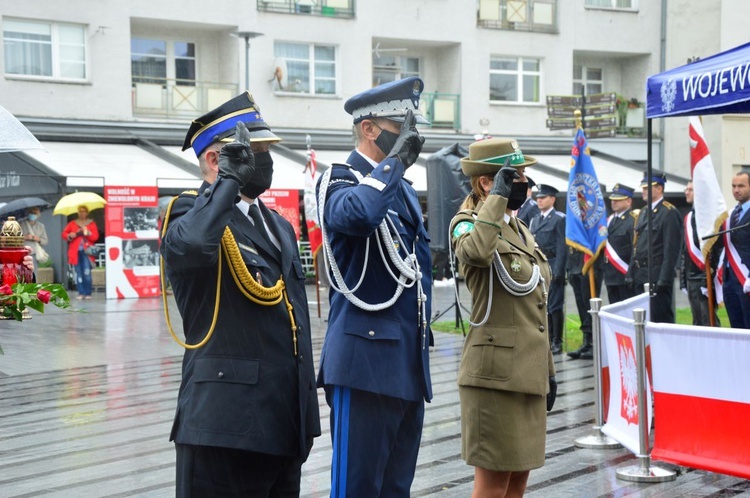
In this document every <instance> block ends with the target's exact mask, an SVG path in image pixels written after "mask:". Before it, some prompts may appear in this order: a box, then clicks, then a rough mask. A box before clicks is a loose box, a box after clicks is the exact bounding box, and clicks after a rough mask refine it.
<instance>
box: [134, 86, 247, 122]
mask: <svg viewBox="0 0 750 498" xmlns="http://www.w3.org/2000/svg"><path fill="white" fill-rule="evenodd" d="M144 80H145V78H144ZM132 92H133V94H132V101H133V116H135V117H149V118H157V119H193V118H195V116H200V115H201V114H205V113H206V112H208V111H210V110H211V109H214V108H216V107H218V106H220V105H221V104H223V103H224V102H226V101H227V100H229V99H231V98H232V97H234V96H235V95H237V94H238V93H239V88H238V85H237V84H236V83H219V82H215V81H186V80H174V79H167V78H148V79H147V80H145V81H140V82H136V81H134V82H133V89H132Z"/></svg>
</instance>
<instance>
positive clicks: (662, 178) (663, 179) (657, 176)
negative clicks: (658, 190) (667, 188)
mask: <svg viewBox="0 0 750 498" xmlns="http://www.w3.org/2000/svg"><path fill="white" fill-rule="evenodd" d="M665 183H667V175H665V174H664V173H652V174H651V185H661V186H664V184H665ZM648 184H649V182H648V172H647V171H645V172H644V173H643V179H642V180H641V188H643V187H648Z"/></svg>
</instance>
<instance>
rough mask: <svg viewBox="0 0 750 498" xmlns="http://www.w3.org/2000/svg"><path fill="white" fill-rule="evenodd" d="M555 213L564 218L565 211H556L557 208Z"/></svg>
mask: <svg viewBox="0 0 750 498" xmlns="http://www.w3.org/2000/svg"><path fill="white" fill-rule="evenodd" d="M555 214H556V215H557V216H559V217H560V218H565V213H563V212H562V211H557V210H555Z"/></svg>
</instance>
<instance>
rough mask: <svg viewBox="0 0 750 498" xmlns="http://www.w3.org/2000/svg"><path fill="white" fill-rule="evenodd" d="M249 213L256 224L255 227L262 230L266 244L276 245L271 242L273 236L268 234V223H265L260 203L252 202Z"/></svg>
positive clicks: (259, 230) (269, 245)
mask: <svg viewBox="0 0 750 498" xmlns="http://www.w3.org/2000/svg"><path fill="white" fill-rule="evenodd" d="M247 214H249V215H250V218H251V219H252V220H253V223H254V224H255V228H257V229H258V232H260V235H261V237H263V240H264V241H265V242H266V244H268V247H274V245H273V244H272V243H271V238H270V237H269V236H268V232H267V231H266V225H265V224H264V223H263V215H261V214H260V208H259V207H258V205H257V204H251V205H250V209H249V210H248V212H247Z"/></svg>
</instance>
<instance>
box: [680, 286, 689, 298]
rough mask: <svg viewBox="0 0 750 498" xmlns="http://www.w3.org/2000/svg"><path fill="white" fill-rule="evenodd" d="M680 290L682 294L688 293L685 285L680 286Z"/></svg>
mask: <svg viewBox="0 0 750 498" xmlns="http://www.w3.org/2000/svg"><path fill="white" fill-rule="evenodd" d="M680 290H681V291H682V293H683V294H685V295H686V296H687V295H688V291H687V289H686V288H685V287H683V288H681V289H680Z"/></svg>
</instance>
